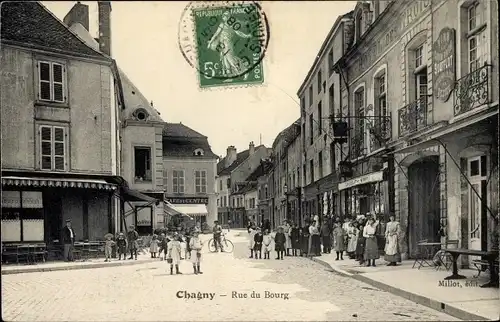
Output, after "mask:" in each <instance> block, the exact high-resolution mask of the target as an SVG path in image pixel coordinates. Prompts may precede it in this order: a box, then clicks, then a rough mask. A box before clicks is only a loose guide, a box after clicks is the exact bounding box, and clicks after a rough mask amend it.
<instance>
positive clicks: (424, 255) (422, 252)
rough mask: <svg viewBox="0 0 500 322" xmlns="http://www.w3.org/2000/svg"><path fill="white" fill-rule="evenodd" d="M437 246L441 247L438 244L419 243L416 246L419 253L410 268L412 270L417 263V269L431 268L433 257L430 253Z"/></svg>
mask: <svg viewBox="0 0 500 322" xmlns="http://www.w3.org/2000/svg"><path fill="white" fill-rule="evenodd" d="M438 246H441V243H440V242H419V243H418V244H417V247H418V248H419V251H418V254H417V256H416V258H415V261H414V262H413V266H412V268H414V267H415V265H416V264H417V263H418V264H419V265H418V267H417V269H420V268H421V267H430V266H433V264H432V262H430V261H431V260H432V256H433V255H434V254H433V253H432V251H433V250H434V249H435V248H436V247H438Z"/></svg>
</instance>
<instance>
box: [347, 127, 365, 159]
mask: <svg viewBox="0 0 500 322" xmlns="http://www.w3.org/2000/svg"><path fill="white" fill-rule="evenodd" d="M365 134H366V133H365V132H359V131H356V132H355V133H354V135H353V136H352V137H351V151H350V156H351V159H353V160H354V159H357V158H360V157H362V156H364V155H366V144H365Z"/></svg>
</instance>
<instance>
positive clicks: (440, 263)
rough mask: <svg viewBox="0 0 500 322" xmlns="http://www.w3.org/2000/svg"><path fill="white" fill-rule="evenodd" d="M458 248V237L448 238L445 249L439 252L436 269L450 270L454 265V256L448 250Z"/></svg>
mask: <svg viewBox="0 0 500 322" xmlns="http://www.w3.org/2000/svg"><path fill="white" fill-rule="evenodd" d="M456 248H458V239H450V240H446V242H445V244H444V249H442V250H440V251H439V252H438V254H437V265H436V270H437V271H439V270H440V269H442V268H444V269H446V270H447V271H449V270H450V268H451V266H452V265H453V257H452V256H451V255H450V254H449V253H447V252H446V250H447V249H456Z"/></svg>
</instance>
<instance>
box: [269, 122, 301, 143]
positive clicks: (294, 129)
mask: <svg viewBox="0 0 500 322" xmlns="http://www.w3.org/2000/svg"><path fill="white" fill-rule="evenodd" d="M299 135H300V119H298V120H297V121H295V122H293V123H292V125H290V126H289V127H287V128H286V129H284V130H283V131H281V132H280V133H279V134H278V135H277V136H276V139H274V142H273V148H275V147H276V145H277V144H278V142H279V141H281V140H283V141H285V142H286V143H285V145H286V146H288V145H289V144H290V143H292V141H293V140H294V139H295V138H296V137H298V136H299Z"/></svg>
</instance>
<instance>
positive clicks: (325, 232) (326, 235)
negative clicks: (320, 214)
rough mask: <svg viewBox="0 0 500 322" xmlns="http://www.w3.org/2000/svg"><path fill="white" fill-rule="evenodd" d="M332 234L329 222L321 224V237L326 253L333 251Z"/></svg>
mask: <svg viewBox="0 0 500 322" xmlns="http://www.w3.org/2000/svg"><path fill="white" fill-rule="evenodd" d="M330 235H331V231H330V226H329V225H328V222H326V221H325V222H324V223H323V225H321V239H322V243H323V253H324V254H330V253H331V251H332V244H331V237H330Z"/></svg>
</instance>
